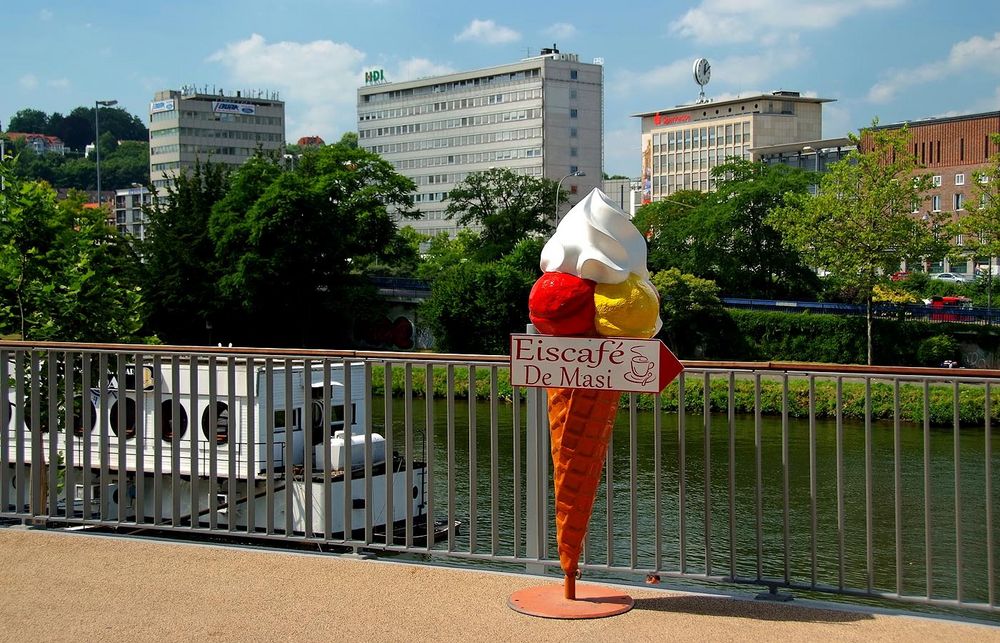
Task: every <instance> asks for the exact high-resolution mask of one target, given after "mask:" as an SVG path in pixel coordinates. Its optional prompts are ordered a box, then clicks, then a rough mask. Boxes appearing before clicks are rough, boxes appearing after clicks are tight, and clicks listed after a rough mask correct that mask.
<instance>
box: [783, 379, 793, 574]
mask: <svg viewBox="0 0 1000 643" xmlns="http://www.w3.org/2000/svg"><path fill="white" fill-rule="evenodd" d="M790 469H791V462H790V459H789V454H788V372H787V371H785V372H784V373H783V374H782V376H781V514H782V543H783V544H782V554H783V564H784V579H785V584H786V585H787V584H788V583H789V582H790V580H791V565H790V560H789V559H790V556H789V551H788V550H789V547H790V543H791V525H790V522H791V519H790V516H789V501H790V495H791V494H790V490H789V484H790V483H789V478H790V477H791V476H790Z"/></svg>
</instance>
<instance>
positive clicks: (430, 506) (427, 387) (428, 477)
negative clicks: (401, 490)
mask: <svg viewBox="0 0 1000 643" xmlns="http://www.w3.org/2000/svg"><path fill="white" fill-rule="evenodd" d="M424 442H425V443H426V447H425V448H426V449H427V451H426V453H425V454H424V459H425V460H426V461H427V470H426V471H425V472H424V491H425V493H426V494H427V509H426V512H427V519H426V522H425V524H426V525H427V536H426V538H425V540H424V544H425V545H426V546H427V551H431V550H432V549H434V522H435V520H434V366H433V364H430V363H428V364H425V365H424ZM446 529H447V530H448V534H451V532H452V531H454V529H455V527H454V524H453V523H450V522H449V523H448V524H447V525H446ZM450 537H451V536H450V535H449V538H450Z"/></svg>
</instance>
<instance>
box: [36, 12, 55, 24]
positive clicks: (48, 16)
mask: <svg viewBox="0 0 1000 643" xmlns="http://www.w3.org/2000/svg"><path fill="white" fill-rule="evenodd" d="M53 15H54V14H53V13H52V12H51V11H49V10H48V9H42V10H41V11H39V12H38V19H39V20H42V21H43V22H48V21H49V20H52V16H53Z"/></svg>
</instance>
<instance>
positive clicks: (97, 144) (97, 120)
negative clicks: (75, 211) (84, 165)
mask: <svg viewBox="0 0 1000 643" xmlns="http://www.w3.org/2000/svg"><path fill="white" fill-rule="evenodd" d="M117 104H118V101H117V100H95V101H94V157H95V159H96V160H97V207H98V209H100V207H101V116H100V115H101V108H102V107H111V106H113V105H117Z"/></svg>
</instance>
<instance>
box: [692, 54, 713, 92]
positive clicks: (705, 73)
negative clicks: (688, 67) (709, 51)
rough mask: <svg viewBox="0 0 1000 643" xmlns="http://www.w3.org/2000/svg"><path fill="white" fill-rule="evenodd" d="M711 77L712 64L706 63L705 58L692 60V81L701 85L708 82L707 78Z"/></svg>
mask: <svg viewBox="0 0 1000 643" xmlns="http://www.w3.org/2000/svg"><path fill="white" fill-rule="evenodd" d="M711 77H712V66H711V65H710V64H708V59H707V58H699V59H698V60H696V61H694V82H696V83H698V84H699V85H701V86H702V87H704V86H705V85H707V84H708V79H709V78H711Z"/></svg>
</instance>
